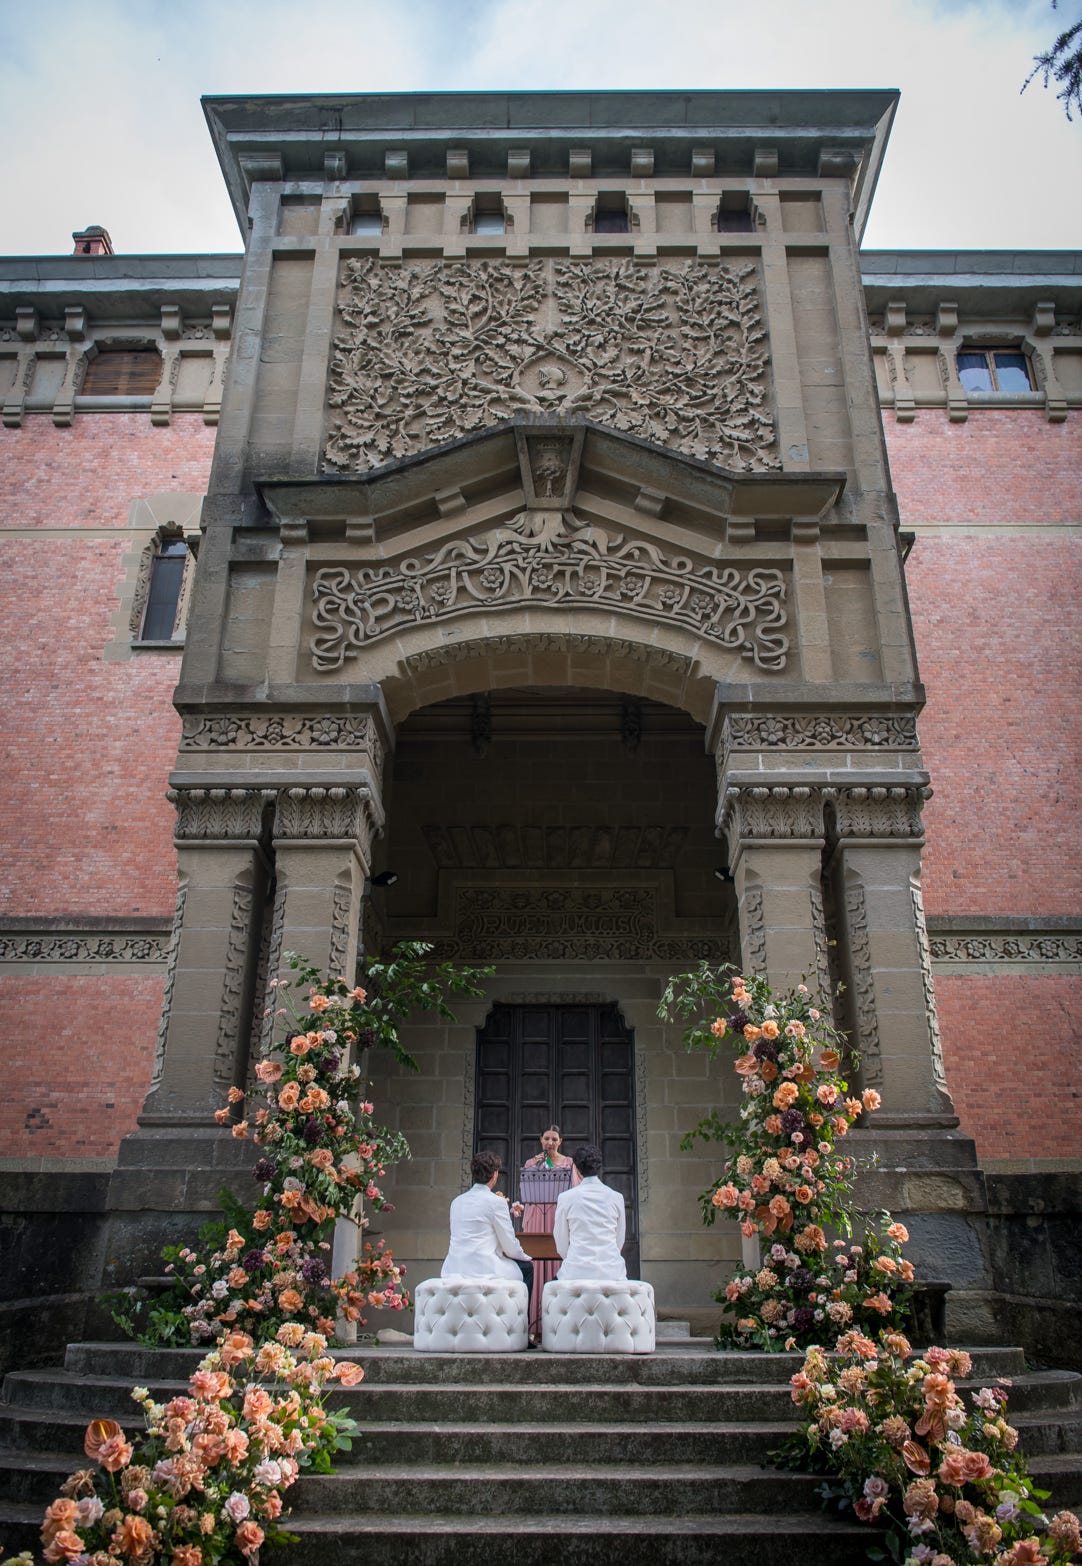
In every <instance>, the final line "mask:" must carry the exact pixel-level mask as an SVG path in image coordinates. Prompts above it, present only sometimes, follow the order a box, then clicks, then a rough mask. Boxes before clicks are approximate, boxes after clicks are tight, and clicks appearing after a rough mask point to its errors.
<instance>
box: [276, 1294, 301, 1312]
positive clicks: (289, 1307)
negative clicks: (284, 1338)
mask: <svg viewBox="0 0 1082 1566" xmlns="http://www.w3.org/2000/svg"><path fill="white" fill-rule="evenodd" d="M278 1304H279V1307H280V1308H281V1309H282V1310H283V1311H285V1313H286V1315H287V1316H295V1315H296V1314H297V1312H298V1311H299V1310H300V1308H301V1306H302V1305H303V1304H304V1300H303V1298H302V1296H301V1295H299V1294H298V1293H297V1291H296V1289H283V1290H282V1293H281V1294H280V1295H279V1296H278Z"/></svg>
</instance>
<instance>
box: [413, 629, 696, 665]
mask: <svg viewBox="0 0 1082 1566" xmlns="http://www.w3.org/2000/svg"><path fill="white" fill-rule="evenodd" d="M532 652H571V653H593V654H595V655H596V656H597V657H599V658H616V659H620V660H622V661H624V662H628V663H648V664H649V665H650V666H651V667H652V668H654V669H657V670H658V671H659V672H662V673H665V674H679V675H686V674H687V673H688V671H689V670H690V668H691V664H692V659H691V658H690V657H689V656H687V655H685V654H684V653H676V652H670V651H668V650H667V649H665V648H663V647H652V646H650V645H649V644H648V643H645V642H630V641H626V640H624V639H623V638H622V637H606V636H586V635H583V634H581V633H574V634H569V633H565V632H561V631H543V632H541V631H531V632H526V633H525V634H523V635H519V636H490V637H487V638H486V639H485V640H484V641H477V642H452V643H449V644H448V645H447V646H446V647H426V648H425V650H424V651H423V652H417V653H410V655H409V657H408V658H407V659H406V660H405V664H406V668H407V669H408V670H409V672H410V673H411V674H421V673H423V672H424V671H425V670H426V669H436V668H439V667H441V666H442V665H443V664H447V663H466V662H468V661H469V660H470V659H472V658H488V657H493V658H496V657H502V656H504V655H505V654H507V653H532Z"/></svg>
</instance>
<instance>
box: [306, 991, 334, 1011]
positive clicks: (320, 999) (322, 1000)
mask: <svg viewBox="0 0 1082 1566" xmlns="http://www.w3.org/2000/svg"><path fill="white" fill-rule="evenodd" d="M330 1008H331V1003H330V1001H329V1000H328V999H327V997H326V995H313V996H312V998H311V999H310V1000H309V1002H308V1010H309V1011H314V1012H316V1013H319V1012H323V1011H329V1010H330Z"/></svg>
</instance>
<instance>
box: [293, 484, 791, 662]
mask: <svg viewBox="0 0 1082 1566" xmlns="http://www.w3.org/2000/svg"><path fill="white" fill-rule="evenodd" d="M311 592H312V598H313V600H314V608H313V613H312V630H311V633H310V636H309V641H308V645H309V650H310V654H311V659H312V664H313V666H314V667H315V668H316V669H317V670H319V671H320V672H327V671H332V670H337V669H340V668H341V667H342V665H343V664H344V663H345V662H346V660H347V659H353V658H356V657H357V656H358V653H359V652H360V650H361V649H362V648H363V647H366V646H369V645H371V644H372V643H373V642H375V641H378V640H379V639H380V638H381V637H385V636H390V635H393V634H395V633H397V632H400V631H402V630H404V629H405V628H406V627H408V626H412V625H430V624H431V623H432V622H434V621H438V620H445V619H448V618H450V617H453V616H461V615H463V614H468V613H470V612H472V613H475V614H476V613H484V612H487V611H491V610H493V609H514V608H519V607H524V608H530V609H534V610H536V609H544V608H555V609H560V610H566V609H567V608H569V607H572V606H578V607H582V608H587V609H598V608H603V609H606V610H609V611H612V610H614V609H616V610H625V611H627V612H629V613H631V614H633V615H634V616H635V617H636V618H637V619H645V620H650V621H660V622H662V623H665V624H675V625H678V626H682V627H684V628H686V629H687V630H689V631H692V632H694V633H695V634H696V635H697V636H699V637H701V638H702V639H703V640H705V641H707V642H713V643H715V644H717V645H719V646H721V647H724V648H729V649H731V650H732V651H734V652H737V653H739V655H740V656H741V657H742V658H746V659H750V660H751V662H753V663H754V664H755V665H756V666H757V667H758V668H760V669H766V670H779V669H783V668H784V667H785V664H786V659H787V656H788V652H789V638H788V637H787V636H785V635H784V634H783V627H784V626H785V625H786V622H787V610H786V598H787V584H786V578H785V576H784V575H783V573H782V572H781V571H779V570H776V569H774V568H771V567H763V566H756V567H752V568H750V569H749V570H746V571H741V570H740V569H738V568H737V567H736V566H725V565H718V564H715V563H713V562H711V561H710V560H708V559H707V558H705V557H702V558H696V557H694V556H693V555H691V554H690V553H685V552H680V553H676V552H674V551H670V550H667V549H665V548H662V547H660V546H659V545H658V544H656V543H653V542H650V541H648V540H646V539H643V538H635V537H632V536H629V535H625V534H623V533H617V532H615V531H613V530H611V529H609V528H605V527H601V526H599V525H597V524H596V523H593V522H585V521H582V520H581V519H580V518H579V517H577V516H576V515H575V514H574V513H573V512H571V511H564V512H561V511H551V510H545V511H538V510H535V511H523V512H520V513H519V515H518V516H516V517H514V518H512V519H511V520H510V521H509V522H506V523H504V524H503V525H502V526H500V527H496V528H493V529H491V530H489V531H487V532H484V533H480V534H477V535H475V536H474V537H471V538H463V539H455V540H453V541H452V542H449V543H446V544H443V545H442V546H440V547H438V548H436V549H432V550H428V551H425V552H424V553H423V554H417V555H412V556H404V557H401V558H399V559H392V560H386V561H381V562H379V563H378V564H373V565H364V566H361V567H359V568H357V569H356V570H350V569H349V567H348V566H344V565H343V566H324V567H322V568H321V569H319V570H317V571H316V572H315V573H314V575H313V578H312V588H311Z"/></svg>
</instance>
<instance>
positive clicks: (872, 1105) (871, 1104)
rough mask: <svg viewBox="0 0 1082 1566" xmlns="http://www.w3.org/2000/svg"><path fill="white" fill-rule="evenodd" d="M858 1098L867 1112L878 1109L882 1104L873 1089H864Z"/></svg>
mask: <svg viewBox="0 0 1082 1566" xmlns="http://www.w3.org/2000/svg"><path fill="white" fill-rule="evenodd" d="M860 1097H861V1102H862V1103H863V1105H864V1108H865V1109H867V1110H872V1109H878V1108H879V1106H880V1105H881V1104H882V1102H883V1100H882V1099H881V1098H880V1096H879V1094H878V1093H877V1092H876V1091H875V1088H865V1089H864V1092H863V1093H862V1094H861V1095H860Z"/></svg>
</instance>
